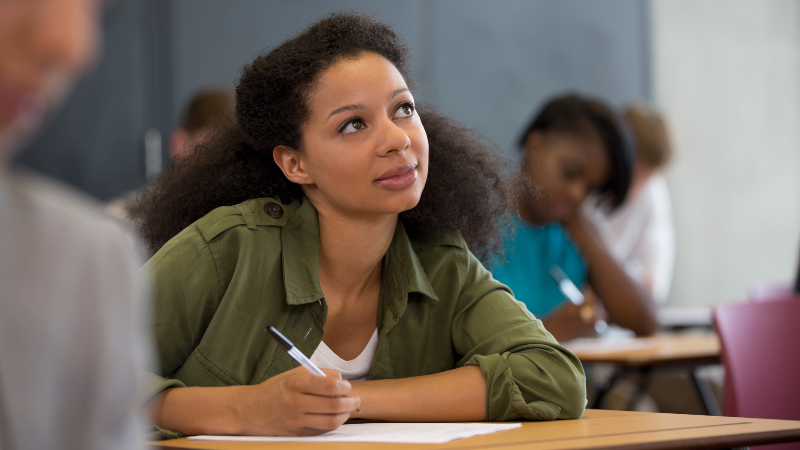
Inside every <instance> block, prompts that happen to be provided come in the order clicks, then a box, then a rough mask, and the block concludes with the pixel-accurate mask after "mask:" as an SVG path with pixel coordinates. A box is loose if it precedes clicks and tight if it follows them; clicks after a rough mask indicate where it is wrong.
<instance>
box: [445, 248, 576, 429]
mask: <svg viewBox="0 0 800 450" xmlns="http://www.w3.org/2000/svg"><path fill="white" fill-rule="evenodd" d="M466 259H467V260H466V262H465V263H464V266H463V270H462V273H461V276H462V280H461V282H462V290H461V295H460V297H459V301H458V304H457V308H458V310H457V311H456V314H455V315H454V318H453V321H452V325H451V327H452V328H451V334H452V339H453V343H454V346H455V349H456V351H457V352H458V354H460V355H464V356H463V358H462V359H461V360H460V361H459V362H458V363H457V366H458V367H461V366H465V365H478V366H480V368H481V371H482V372H483V375H484V376H485V377H486V420H489V421H503V420H516V419H520V418H522V419H529V420H553V419H575V418H578V417H580V416H581V415H582V414H583V410H584V408H585V407H586V377H585V375H584V372H583V367H582V366H581V363H580V361H579V360H578V358H577V357H576V356H575V355H573V354H572V353H571V352H570V351H569V350H567V349H565V348H564V347H562V346H561V345H559V344H558V342H556V340H555V339H554V338H553V336H552V335H551V334H550V333H548V332H547V330H545V328H544V326H543V325H542V322H541V321H540V320H538V319H536V318H535V317H534V316H533V315H532V314H531V313H530V312H528V310H527V309H526V308H525V306H524V305H523V304H522V303H520V302H518V301H516V300H514V298H513V296H512V294H511V291H510V290H509V289H508V288H507V287H505V286H504V285H503V284H501V283H499V282H498V281H496V280H494V279H493V278H492V275H491V274H490V273H489V272H488V271H487V270H486V269H485V268H484V267H483V265H482V264H481V263H480V262H479V261H478V260H477V258H475V257H474V256H473V255H472V254H471V253H468V257H467V258H466Z"/></svg>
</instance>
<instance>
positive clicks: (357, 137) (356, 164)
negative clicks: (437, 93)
mask: <svg viewBox="0 0 800 450" xmlns="http://www.w3.org/2000/svg"><path fill="white" fill-rule="evenodd" d="M309 105H310V113H311V115H310V118H309V120H308V122H307V123H306V125H305V126H304V129H303V143H302V148H301V149H300V151H299V152H297V153H296V155H297V156H296V157H297V159H298V160H299V163H298V166H299V169H300V170H302V171H304V172H305V176H306V179H305V180H300V182H301V184H302V185H303V190H304V192H305V194H306V195H307V196H308V197H309V199H310V200H311V202H312V203H313V204H314V206H315V207H317V209H318V210H323V209H325V208H334V209H335V210H337V211H339V212H341V213H344V214H348V215H371V214H376V213H377V214H387V213H388V214H397V213H400V212H402V211H405V210H408V209H411V208H413V207H414V206H416V205H417V203H418V202H419V198H420V195H421V194H422V189H423V187H424V186H425V180H426V178H427V175H428V138H427V136H426V135H425V129H424V128H423V127H422V122H420V119H419V116H418V115H417V113H416V111H415V109H414V97H413V96H412V95H411V92H409V90H408V87H407V86H406V82H405V80H404V79H403V76H402V75H401V74H400V72H398V71H397V69H396V68H395V67H394V65H393V64H392V63H391V62H389V61H388V60H387V59H385V58H383V57H381V56H379V55H377V54H374V53H363V54H362V55H361V56H359V57H358V58H356V59H345V60H342V61H341V62H338V63H336V64H335V65H333V66H331V67H330V68H329V69H327V70H326V71H325V72H323V73H322V75H321V76H320V78H319V80H318V82H317V83H316V85H315V86H314V87H313V88H312V91H311V92H310V95H309ZM284 171H285V169H284ZM300 175H303V174H302V173H301V174H300ZM290 179H291V180H292V181H295V182H297V180H294V179H292V178H291V177H290Z"/></svg>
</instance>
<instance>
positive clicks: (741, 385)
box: [713, 298, 800, 450]
mask: <svg viewBox="0 0 800 450" xmlns="http://www.w3.org/2000/svg"><path fill="white" fill-rule="evenodd" d="M713 320H714V327H715V328H716V330H717V334H719V337H720V343H721V345H722V355H721V356H722V364H723V365H724V366H725V395H724V406H723V414H724V415H726V416H738V417H753V418H762V419H785V420H800V382H799V381H798V380H800V301H798V299H797V298H790V299H784V300H774V301H767V302H757V303H739V304H728V305H720V306H717V307H716V308H714V313H713ZM768 448H769V449H770V450H772V449H775V450H777V449H800V443H793V444H783V445H774V446H769V447H768Z"/></svg>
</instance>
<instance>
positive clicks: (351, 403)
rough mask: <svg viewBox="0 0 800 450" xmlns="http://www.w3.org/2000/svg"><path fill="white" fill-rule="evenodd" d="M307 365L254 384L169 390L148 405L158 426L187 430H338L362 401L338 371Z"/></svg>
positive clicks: (271, 432)
mask: <svg viewBox="0 0 800 450" xmlns="http://www.w3.org/2000/svg"><path fill="white" fill-rule="evenodd" d="M325 372H326V373H327V375H328V376H327V377H317V376H313V375H311V374H310V373H309V372H308V370H307V369H306V368H304V367H297V368H295V369H292V370H289V371H287V372H284V373H282V374H280V375H276V376H274V377H272V378H270V379H268V380H266V381H264V382H263V383H261V384H257V385H254V386H228V387H183V388H173V389H167V390H165V391H164V392H162V393H161V394H159V395H158V396H157V397H156V398H155V399H153V401H151V403H150V406H151V408H152V411H153V415H154V417H155V419H156V425H157V426H158V427H160V428H165V429H169V430H174V431H180V432H182V433H184V434H189V435H192V434H235V435H262V436H263V435H266V436H287V435H295V436H308V435H315V434H320V433H324V432H326V431H330V430H335V429H336V428H338V427H339V426H340V425H342V424H343V423H344V422H345V421H346V420H347V419H348V418H349V417H350V413H351V412H352V411H353V410H355V409H356V408H358V407H359V404H360V403H361V402H360V400H359V399H358V398H357V397H354V396H352V395H351V385H350V383H349V382H348V381H346V380H342V379H341V376H340V375H339V373H338V372H336V371H331V370H326V371H325Z"/></svg>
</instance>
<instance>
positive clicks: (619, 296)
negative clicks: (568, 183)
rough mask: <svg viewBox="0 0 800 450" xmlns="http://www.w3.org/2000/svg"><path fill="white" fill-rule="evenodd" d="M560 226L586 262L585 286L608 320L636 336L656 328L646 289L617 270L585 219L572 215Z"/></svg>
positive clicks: (617, 264) (653, 309)
mask: <svg viewBox="0 0 800 450" xmlns="http://www.w3.org/2000/svg"><path fill="white" fill-rule="evenodd" d="M564 227H565V229H566V230H567V232H568V233H569V234H570V236H571V237H572V239H573V240H574V241H575V243H576V244H577V245H578V248H579V249H580V251H581V253H582V254H583V255H584V256H585V257H586V259H587V260H588V262H589V274H588V278H589V284H590V285H591V287H592V288H593V289H594V291H595V292H596V293H597V296H598V297H600V299H601V300H602V302H603V305H604V306H605V309H606V311H607V312H608V315H609V318H610V319H611V321H612V322H614V323H616V324H617V325H619V326H621V327H625V328H629V329H631V330H633V331H634V332H635V333H636V334H637V335H647V334H652V333H653V332H655V331H656V328H658V319H657V318H656V305H655V302H654V301H653V297H652V295H651V294H650V292H649V290H648V289H646V288H645V287H644V286H642V285H640V284H639V283H637V282H635V281H634V280H633V279H632V278H631V277H630V276H629V275H628V274H627V273H626V272H625V270H624V269H623V268H622V267H620V265H619V263H618V262H617V260H616V259H615V258H614V257H613V255H612V254H611V252H609V251H608V249H607V248H606V247H605V245H604V244H603V241H602V240H601V238H600V237H599V235H598V234H597V232H596V230H594V228H593V225H592V224H591V223H590V221H589V220H587V219H585V218H584V217H583V215H582V214H576V215H575V216H574V217H573V218H572V219H570V220H569V221H567V222H566V223H564Z"/></svg>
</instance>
